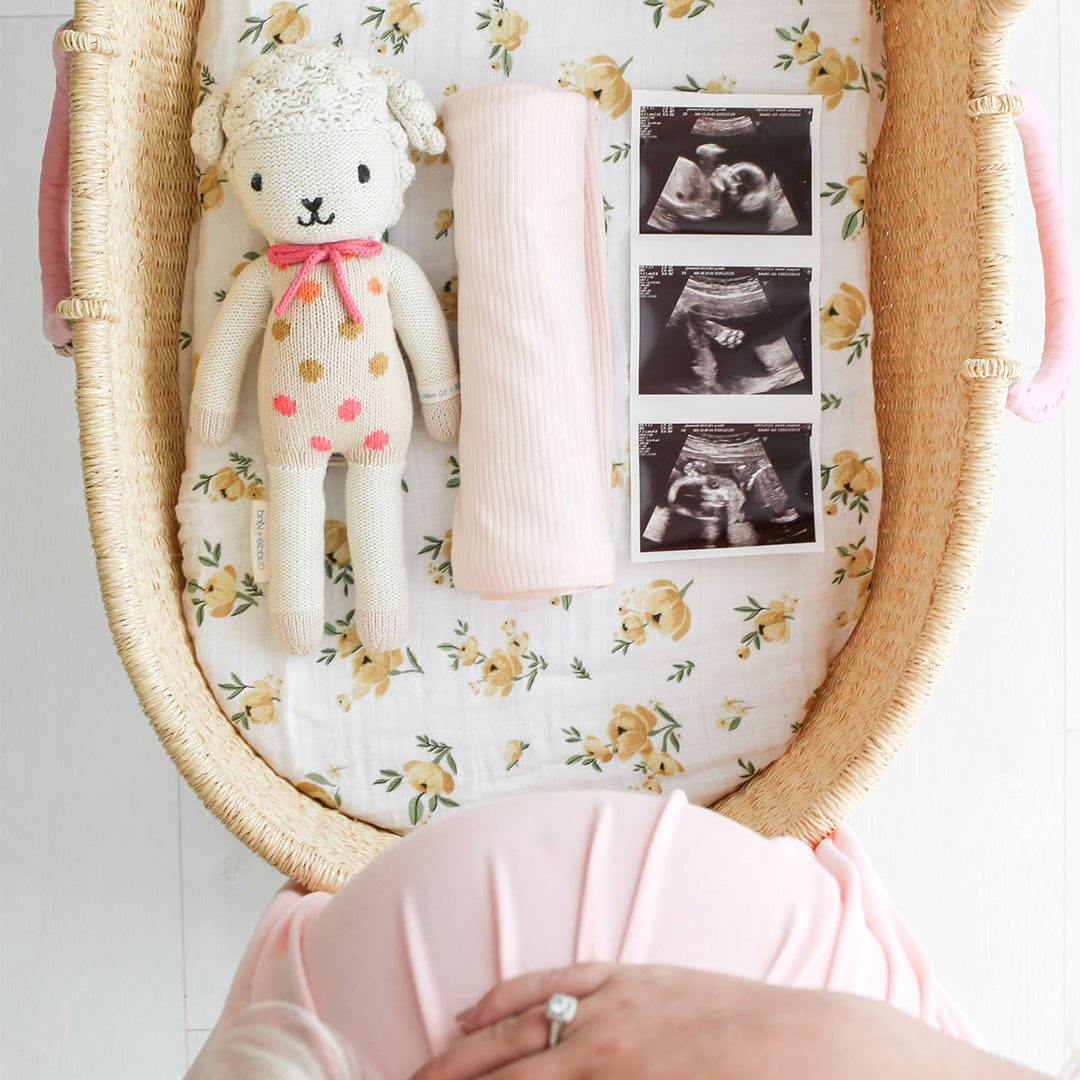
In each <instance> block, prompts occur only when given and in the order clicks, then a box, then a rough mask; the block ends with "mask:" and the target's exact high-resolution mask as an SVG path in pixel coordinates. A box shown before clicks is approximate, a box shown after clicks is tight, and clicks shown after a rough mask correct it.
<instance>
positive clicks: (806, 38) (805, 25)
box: [773, 19, 821, 71]
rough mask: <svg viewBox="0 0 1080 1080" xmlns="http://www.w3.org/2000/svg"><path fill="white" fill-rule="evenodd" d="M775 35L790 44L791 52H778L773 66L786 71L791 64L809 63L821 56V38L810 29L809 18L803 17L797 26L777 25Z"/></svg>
mask: <svg viewBox="0 0 1080 1080" xmlns="http://www.w3.org/2000/svg"><path fill="white" fill-rule="evenodd" d="M776 36H777V37H778V38H779V39H780V40H781V41H783V42H784V43H785V44H786V45H788V46H790V48H791V52H783V53H780V54H779V55H778V56H777V58H776V63H775V64H774V65H773V66H774V67H778V68H783V69H784V71H787V70H788V68H790V67H791V65H792V64H809V63H810V61H811V60H816V59H817V58H818V57H819V56H821V38H820V36H819V35H818V34H816V33H814V31H813V30H811V29H810V20H809V19H803V21H802V23H801V24H800V25H799V26H787V27H785V26H778V27H777V28H776Z"/></svg>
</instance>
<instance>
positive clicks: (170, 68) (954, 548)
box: [61, 0, 1031, 891]
mask: <svg viewBox="0 0 1080 1080" xmlns="http://www.w3.org/2000/svg"><path fill="white" fill-rule="evenodd" d="M1030 2H1031V0H883V2H882V8H883V20H884V22H885V42H886V51H887V59H888V64H889V99H888V108H887V112H886V116H885V122H884V127H883V129H882V133H881V138H880V141H879V143H878V148H877V152H876V154H875V158H874V162H873V165H872V168H871V172H870V191H871V203H870V205H869V207H868V222H869V227H870V230H871V258H872V290H871V300H872V303H873V306H874V321H875V327H876V341H875V351H874V384H875V394H876V400H877V413H878V417H877V419H878V426H879V434H880V439H881V450H882V466H883V468H882V471H883V504H882V518H881V525H880V534H879V541H878V553H877V559H876V563H875V569H874V589H873V597H872V599H871V601H870V603H869V605H868V606H867V609H866V612H865V613H864V615H863V617H862V619H861V621H860V623H859V625H858V627H857V629H856V630H855V633H854V634H853V636H852V638H851V639H850V641H849V642H848V645H847V646H846V648H845V649H844V650H843V652H842V653H841V654H840V656H839V657H838V658H837V660H836V661H835V662H834V664H833V665H832V667H831V669H830V672H829V677H828V679H827V681H826V683H825V685H824V686H823V688H822V690H821V692H820V693H819V694H818V698H817V703H816V705H815V707H814V710H813V711H812V713H811V714H810V716H809V718H808V720H807V723H806V724H805V726H804V728H803V730H802V731H801V732H800V734H799V736H798V737H797V738H796V740H795V741H794V743H793V744H792V746H791V748H790V750H789V751H788V752H787V753H786V754H785V755H784V756H783V757H781V758H780V759H779V760H778V761H776V762H775V763H774V764H773V765H771V766H770V767H769V768H768V769H765V770H763V771H762V773H761V774H759V775H758V776H756V777H755V778H754V779H752V780H750V781H749V782H748V783H746V784H745V785H744V786H743V787H742V788H740V789H739V790H738V791H736V792H734V793H732V794H731V795H729V796H728V797H726V798H725V799H723V800H721V802H719V803H718V804H717V805H716V807H715V809H717V810H719V811H721V812H722V813H725V814H728V815H730V816H731V817H733V818H735V819H736V820H738V821H741V822H743V823H744V824H747V825H749V826H751V827H753V828H755V829H757V830H758V831H760V832H762V833H764V834H766V835H780V834H787V835H792V836H796V837H799V838H801V839H803V840H805V841H807V842H809V843H814V842H816V841H817V840H819V839H820V838H821V837H822V836H825V835H827V834H828V833H829V832H831V831H832V829H834V828H835V827H836V825H837V824H838V823H839V822H840V821H842V820H843V819H844V818H845V817H846V816H847V814H848V813H850V811H851V810H852V809H853V808H854V806H855V805H856V804H857V803H858V801H859V800H860V799H861V798H862V797H863V796H864V795H866V793H867V792H869V791H870V790H871V789H872V788H873V786H874V785H875V784H876V782H877V780H878V779H879V777H880V776H881V774H882V772H883V771H884V769H885V767H886V766H887V765H888V763H889V761H890V760H891V758H892V756H893V755H894V754H895V752H896V751H897V749H898V748H899V746H900V745H901V743H902V742H903V740H904V738H905V737H906V735H907V734H908V732H909V731H910V729H911V727H912V725H913V724H914V723H915V721H916V720H917V718H918V716H919V714H920V713H921V711H922V709H923V707H924V705H925V703H926V700H927V698H928V697H929V694H930V692H931V690H932V689H933V686H934V684H935V683H936V681H937V679H938V677H939V675H940V672H941V669H942V667H943V665H944V663H945V660H946V658H947V656H948V653H949V651H950V648H951V646H952V643H953V641H954V640H955V637H956V634H957V632H958V630H959V626H960V623H961V621H962V618H963V612H964V609H965V607H966V603H967V599H968V595H969V592H970V588H971V583H972V578H973V575H974V572H975V568H976V565H977V563H978V559H979V554H980V551H981V548H982V544H983V539H984V536H985V531H986V526H987V522H988V520H989V514H990V504H991V498H992V493H993V485H994V480H995V477H996V471H997V458H998V452H999V446H1000V439H1001V427H1002V422H1003V417H1004V407H1005V397H1006V394H1007V392H1008V389H1009V386H1010V385H1011V383H1012V382H1015V381H1016V380H1017V379H1018V378H1019V376H1020V374H1021V371H1020V368H1019V365H1017V364H1016V363H1015V362H1013V361H1012V360H1011V359H1010V357H1009V349H1010V324H1011V304H1012V260H1013V226H1014V223H1013V202H1012V197H1013V175H1014V173H1013V170H1014V163H1013V150H1012V137H1013V136H1012V113H1013V112H1015V110H1016V109H1017V108H1018V107H1019V106H1018V103H1017V101H1016V99H1015V98H1012V97H1010V95H1009V93H1008V92H1009V78H1008V69H1007V52H1006V50H1007V43H1008V35H1009V32H1010V30H1011V28H1012V25H1013V24H1014V22H1015V20H1016V18H1017V17H1018V16H1019V15H1020V14H1021V12H1022V11H1023V10H1024V9H1025V8H1026V7H1027V6H1028V5H1029V3H1030ZM201 15H202V3H201V2H200V0H153V2H151V0H78V2H77V3H76V6H75V28H74V30H72V31H68V32H67V38H66V40H65V41H64V42H63V45H64V47H67V48H71V49H73V50H74V52H75V56H74V61H73V67H72V82H71V91H72V108H71V189H72V208H71V224H72V243H71V251H72V290H73V297H72V299H70V300H68V301H65V302H64V303H63V304H62V305H61V308H62V309H63V310H62V312H61V313H62V314H63V315H64V317H66V318H69V319H72V320H73V321H74V323H75V362H76V366H77V374H78V384H77V401H78V410H79V420H80V428H81V439H82V454H83V468H84V477H85V485H86V500H87V505H88V509H89V516H90V527H91V533H92V535H93V540H94V546H95V551H96V555H97V563H98V572H99V576H100V579H101V587H102V595H103V597H104V600H105V606H106V610H107V612H108V616H109V620H110V624H111V626H112V630H113V635H114V637H115V641H116V646H117V649H118V651H119V653H120V655H121V658H122V659H123V661H124V664H125V666H126V668H127V671H128V674H129V676H130V678H131V680H132V683H133V684H134V686H135V689H136V691H137V693H138V695H139V698H140V700H141V702H142V705H143V707H144V709H145V710H146V713H147V715H148V716H149V718H150V721H151V723H152V724H153V726H154V728H155V730H156V731H157V733H158V735H159V737H160V738H161V741H162V743H163V744H164V745H165V748H166V750H167V751H168V753H169V754H170V756H171V757H172V759H173V761H174V762H175V764H176V766H177V768H178V769H179V770H180V772H181V773H182V774H183V775H184V777H185V778H186V779H187V781H188V782H189V783H190V784H191V786H192V788H193V789H194V790H195V792H196V793H197V794H198V795H199V797H200V798H201V799H202V800H203V802H204V803H205V804H206V805H207V806H208V807H209V808H210V810H211V811H213V813H215V814H216V815H217V816H218V818H219V819H220V820H221V821H222V822H223V823H224V824H225V825H226V827H227V828H229V829H230V830H231V831H232V832H233V833H235V834H236V836H238V837H239V838H240V839H241V840H242V841H243V842H244V843H246V844H247V845H248V846H249V847H250V848H252V850H254V851H255V852H257V853H258V854H259V855H261V856H262V857H263V858H265V859H266V860H267V861H268V862H270V863H272V864H273V865H274V866H275V867H277V868H278V869H279V870H280V871H281V872H282V873H284V874H286V875H287V876H289V877H290V878H292V879H294V880H297V881H299V882H301V883H302V884H303V885H305V886H307V887H308V888H313V889H327V890H330V891H333V890H336V889H337V888H339V887H340V886H341V885H342V884H343V883H344V881H345V880H347V878H348V877H349V876H351V875H352V874H353V873H354V872H355V871H356V870H357V869H358V868H359V867H360V866H362V865H363V864H364V863H365V862H367V861H368V860H369V859H371V858H372V857H373V856H374V855H375V854H377V853H378V852H379V851H380V850H382V849H383V848H384V847H386V846H387V845H388V844H390V843H391V842H393V841H394V840H396V839H397V837H396V836H395V835H393V834H389V833H385V832H382V831H380V830H378V829H376V828H374V827H372V826H370V825H366V824H364V823H362V822H358V821H354V820H352V819H350V818H348V817H346V816H345V815H343V814H340V813H336V812H334V811H331V810H327V809H325V808H323V807H322V806H320V805H319V804H317V803H316V802H314V801H313V800H311V799H309V798H307V797H306V796H304V795H302V794H300V793H299V792H298V791H297V790H296V789H295V788H294V787H293V786H292V785H291V784H289V783H288V782H287V781H285V780H283V779H281V778H280V777H278V776H277V775H276V774H275V773H274V772H273V771H272V770H271V769H270V768H269V767H268V766H267V765H266V764H265V762H263V761H262V759H261V758H259V757H258V756H257V755H256V754H255V753H254V751H252V750H251V748H250V747H249V746H248V744H247V743H246V742H245V741H244V739H243V738H241V737H240V736H239V735H238V734H237V733H236V731H235V730H234V729H233V726H232V724H231V723H230V721H229V719H228V718H227V717H226V716H225V715H224V714H223V713H222V711H221V709H220V708H219V706H218V704H217V702H216V701H215V699H214V697H213V696H212V694H211V692H210V690H209V688H208V687H207V685H206V681H205V679H204V678H203V676H202V673H201V672H200V670H199V667H198V665H197V663H196V661H195V656H194V652H193V649H192V645H191V641H190V639H189V637H188V634H187V630H186V627H185V624H184V619H183V616H182V613H181V599H182V595H183V581H182V580H181V574H180V555H179V543H178V539H177V523H176V517H175V507H176V502H177V493H178V488H179V483H180V475H181V471H182V468H183V460H184V439H183V431H182V428H181V422H180V400H179V379H178V372H177V363H178V358H177V344H176V343H177V339H178V334H179V326H180V313H181V301H182V292H183V284H184V272H185V265H186V261H187V255H188V237H189V234H190V228H191V222H192V214H193V210H194V207H195V201H196V191H195V174H194V170H193V168H192V161H191V156H190V150H189V147H188V131H189V125H190V117H191V110H192V107H193V104H194V103H193V101H192V95H191V72H192V65H193V62H194V48H195V39H196V33H197V30H198V25H199V19H200V17H201Z"/></svg>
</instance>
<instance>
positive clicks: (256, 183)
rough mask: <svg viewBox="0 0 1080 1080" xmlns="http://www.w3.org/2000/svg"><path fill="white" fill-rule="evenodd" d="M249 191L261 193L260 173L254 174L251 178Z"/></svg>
mask: <svg viewBox="0 0 1080 1080" xmlns="http://www.w3.org/2000/svg"><path fill="white" fill-rule="evenodd" d="M251 190H252V191H262V173H256V174H255V175H254V176H253V177H252V178H251Z"/></svg>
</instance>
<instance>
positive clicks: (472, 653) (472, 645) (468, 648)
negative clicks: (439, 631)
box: [458, 635, 480, 667]
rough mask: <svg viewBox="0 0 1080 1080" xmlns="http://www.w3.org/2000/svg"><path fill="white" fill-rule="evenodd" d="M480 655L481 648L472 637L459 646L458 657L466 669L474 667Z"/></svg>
mask: <svg viewBox="0 0 1080 1080" xmlns="http://www.w3.org/2000/svg"><path fill="white" fill-rule="evenodd" d="M479 655H480V646H479V645H478V644H477V642H476V638H474V637H473V636H472V635H470V636H469V637H467V638H466V639H465V640H464V641H463V642H461V644H460V645H458V656H459V657H460V658H461V663H462V664H463V665H464V666H465V667H472V665H473V664H475V663H476V660H477V658H478V657H479Z"/></svg>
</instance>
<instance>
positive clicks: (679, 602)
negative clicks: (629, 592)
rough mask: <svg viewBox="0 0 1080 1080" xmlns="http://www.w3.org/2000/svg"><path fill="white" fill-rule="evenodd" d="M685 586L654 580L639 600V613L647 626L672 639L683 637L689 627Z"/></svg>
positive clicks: (676, 639)
mask: <svg viewBox="0 0 1080 1080" xmlns="http://www.w3.org/2000/svg"><path fill="white" fill-rule="evenodd" d="M687 588H689V586H685V587H684V588H682V589H679V588H677V587H676V586H675V584H674V583H673V582H671V581H654V582H653V583H652V584H651V585H649V586H647V592H646V594H645V598H644V599H643V600H642V602H641V613H642V614H643V615H644V616H645V620H646V622H647V623H648V624H649V626H650V627H653V628H655V629H657V630H659V631H660V633H661V634H663V635H664V636H665V637H669V638H671V640H672V641H679V640H680V639H682V638H684V637H685V636H686V633H687V631H688V630H689V629H690V608H689V607H687V605H686V601H685V599H684V596H685V595H686V589H687Z"/></svg>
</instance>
